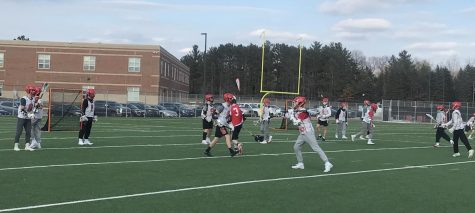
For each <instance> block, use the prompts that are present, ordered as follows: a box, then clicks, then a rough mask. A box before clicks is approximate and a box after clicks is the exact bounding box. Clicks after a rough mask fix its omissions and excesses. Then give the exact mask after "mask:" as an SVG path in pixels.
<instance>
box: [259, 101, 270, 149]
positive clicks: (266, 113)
mask: <svg viewBox="0 0 475 213" xmlns="http://www.w3.org/2000/svg"><path fill="white" fill-rule="evenodd" d="M269 105H270V100H269V99H268V98H264V106H263V108H262V114H261V117H260V123H261V128H260V130H261V133H262V135H263V136H264V140H263V141H261V142H260V143H261V144H268V143H270V142H272V135H270V134H269V126H270V118H271V117H270V108H269Z"/></svg>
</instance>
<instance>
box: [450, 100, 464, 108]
mask: <svg viewBox="0 0 475 213" xmlns="http://www.w3.org/2000/svg"><path fill="white" fill-rule="evenodd" d="M461 107H462V103H461V102H460V101H454V102H452V109H460V108H461Z"/></svg>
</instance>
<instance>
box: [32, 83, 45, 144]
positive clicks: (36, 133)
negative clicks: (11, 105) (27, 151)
mask: <svg viewBox="0 0 475 213" xmlns="http://www.w3.org/2000/svg"><path fill="white" fill-rule="evenodd" d="M35 93H36V96H35V98H34V99H33V100H34V101H33V108H34V110H33V113H34V118H32V119H31V136H32V137H33V139H32V140H31V145H30V148H31V149H41V127H40V124H41V119H42V118H43V103H42V100H41V99H40V96H39V95H40V93H41V88H40V87H35Z"/></svg>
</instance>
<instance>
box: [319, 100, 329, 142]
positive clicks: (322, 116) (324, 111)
mask: <svg viewBox="0 0 475 213" xmlns="http://www.w3.org/2000/svg"><path fill="white" fill-rule="evenodd" d="M322 104H323V106H320V107H319V108H318V115H317V119H318V123H317V132H318V138H320V139H322V141H325V137H326V136H327V131H328V128H327V127H328V119H329V118H330V117H331V115H332V110H331V108H330V106H328V98H323V100H322ZM320 126H323V136H322V133H321V131H320Z"/></svg>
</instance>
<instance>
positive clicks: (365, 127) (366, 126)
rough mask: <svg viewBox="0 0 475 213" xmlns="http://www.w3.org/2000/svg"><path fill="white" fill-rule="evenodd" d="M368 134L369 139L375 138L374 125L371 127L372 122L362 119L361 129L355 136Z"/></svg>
mask: <svg viewBox="0 0 475 213" xmlns="http://www.w3.org/2000/svg"><path fill="white" fill-rule="evenodd" d="M366 134H368V139H372V138H373V127H371V124H370V123H366V122H364V121H361V131H360V132H358V133H356V135H355V137H359V136H365V135H366Z"/></svg>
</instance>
